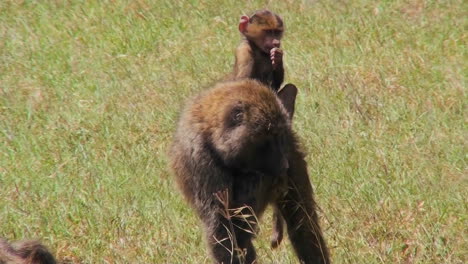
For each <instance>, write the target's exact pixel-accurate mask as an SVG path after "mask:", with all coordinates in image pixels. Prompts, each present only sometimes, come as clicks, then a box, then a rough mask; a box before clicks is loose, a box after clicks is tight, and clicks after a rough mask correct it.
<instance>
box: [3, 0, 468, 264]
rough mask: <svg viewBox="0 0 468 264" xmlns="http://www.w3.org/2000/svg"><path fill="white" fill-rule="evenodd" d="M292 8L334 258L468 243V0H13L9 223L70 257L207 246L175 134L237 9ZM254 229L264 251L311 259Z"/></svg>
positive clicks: (107, 259)
mask: <svg viewBox="0 0 468 264" xmlns="http://www.w3.org/2000/svg"><path fill="white" fill-rule="evenodd" d="M264 7H267V8H270V9H272V10H274V11H276V12H278V13H280V14H281V15H282V16H283V18H284V20H285V23H286V26H287V34H286V36H285V38H284V41H283V47H284V50H285V58H284V59H285V61H286V67H287V69H286V71H287V76H286V79H287V80H286V81H287V82H292V83H295V84H296V85H297V86H298V87H299V88H300V94H299V98H298V102H297V114H296V117H295V121H294V127H295V130H296V131H297V133H298V134H299V135H300V137H301V139H302V142H303V144H304V146H305V148H306V149H307V152H308V157H307V160H308V163H309V171H310V175H311V179H312V181H313V183H314V186H315V190H316V198H317V200H318V202H319V204H320V207H321V212H322V214H321V215H322V218H321V220H322V226H323V228H324V230H325V236H326V238H327V240H328V244H329V246H330V248H331V252H332V256H333V260H334V263H421V264H422V263H434V264H435V263H457V264H462V263H466V262H467V256H468V243H467V239H468V231H467V226H468V220H467V214H468V213H467V190H468V176H467V175H468V167H467V162H468V154H467V153H468V143H467V140H468V131H467V121H468V113H467V103H468V100H467V94H466V93H467V91H466V81H467V80H466V78H467V72H468V69H467V59H468V57H467V50H466V49H467V36H468V35H467V31H466V30H467V28H468V22H467V16H466V14H467V10H468V4H467V2H466V1H461V0H459V1H450V0H449V1H422V0H408V1H403V0H396V1H370V0H356V1H351V0H342V1H322V0H317V1H309V0H302V1H292V0H290V1H227V0H224V1H202V0H192V1H162V0H160V1H144V0H138V1H130V0H128V1H121V0H114V1H111V0H109V1H97V0H93V1H92V0H90V1H65V0H63V1H59V0H55V1H52V0H50V1H33V0H24V1H21V0H18V1H12V0H3V1H0V236H1V237H6V238H7V239H10V240H16V239H23V238H30V237H33V238H34V237H35V238H42V240H43V241H44V242H45V243H46V244H47V245H49V246H50V248H51V249H52V250H53V251H54V252H55V253H56V255H57V256H58V258H59V259H60V260H63V261H68V262H72V263H208V262H209V259H208V258H207V254H206V251H205V245H204V242H203V239H202V234H201V230H200V227H199V222H198V219H197V218H196V217H195V215H194V213H193V212H192V210H190V208H188V206H187V205H186V204H185V202H184V201H183V199H182V197H181V195H180V194H179V192H178V191H177V189H176V188H175V186H174V181H173V178H172V177H171V172H170V170H169V169H168V166H167V151H168V145H169V144H170V140H171V135H172V133H173V131H174V128H175V122H176V120H177V117H178V113H179V111H180V109H181V106H182V105H183V103H184V101H185V100H186V98H188V97H190V96H192V95H194V94H196V93H197V92H199V91H201V90H204V89H207V88H208V87H210V86H211V85H212V84H213V83H214V82H216V80H218V79H220V78H221V77H223V75H224V74H226V73H227V72H229V71H230V68H231V67H232V62H233V51H234V49H235V46H236V44H237V43H238V41H239V34H238V32H237V21H238V18H239V16H240V15H242V14H243V13H249V12H250V11H252V10H255V9H259V8H264ZM270 215H271V214H267V216H266V217H265V218H264V219H263V221H262V222H261V232H260V235H259V237H258V239H257V240H256V245H257V248H258V251H259V256H260V258H261V260H262V263H297V261H296V259H295V257H294V254H293V253H292V249H291V247H290V245H289V243H288V242H286V243H285V244H283V245H282V246H281V247H280V248H279V249H278V250H275V251H271V250H270V249H269V245H268V242H269V235H270V233H271V228H270V226H271V216H270Z"/></svg>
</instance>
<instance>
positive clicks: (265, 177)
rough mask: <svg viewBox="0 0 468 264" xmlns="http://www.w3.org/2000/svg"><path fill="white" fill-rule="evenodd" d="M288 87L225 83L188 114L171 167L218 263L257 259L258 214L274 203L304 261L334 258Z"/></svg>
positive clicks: (185, 113)
mask: <svg viewBox="0 0 468 264" xmlns="http://www.w3.org/2000/svg"><path fill="white" fill-rule="evenodd" d="M287 91H289V90H286V91H285V92H284V93H283V92H280V93H279V94H278V96H276V94H275V93H274V92H273V91H272V90H271V89H269V88H268V87H266V86H265V85H263V84H261V83H260V82H258V81H255V80H250V79H244V80H239V81H233V82H225V83H220V84H218V85H216V86H215V87H214V88H213V89H210V90H208V91H206V92H205V93H203V94H202V95H200V96H198V97H196V98H195V99H194V100H193V101H192V102H191V103H189V104H188V106H187V107H186V108H185V110H184V111H183V113H182V116H181V118H180V121H179V124H178V128H177V131H176V133H175V137H174V142H173V144H172V149H171V153H170V155H171V166H172V168H173V170H174V172H175V175H176V181H177V183H178V185H179V187H180V188H181V190H182V192H183V194H184V196H185V198H186V199H187V200H188V202H189V203H190V204H191V205H192V206H193V207H194V209H195V210H196V212H197V214H198V216H199V217H200V218H201V220H202V222H203V224H204V227H205V230H206V239H207V241H208V246H209V248H210V251H211V254H212V257H213V260H214V261H215V263H225V264H227V263H249V264H250V263H254V262H255V260H256V253H255V249H254V247H253V244H252V239H253V237H254V236H255V231H256V223H257V218H256V217H261V215H262V213H263V212H264V210H265V208H266V207H267V205H268V204H272V205H273V206H274V207H275V208H277V209H278V210H277V211H278V212H279V213H280V214H281V216H282V217H283V218H284V220H285V222H286V226H287V230H288V235H289V238H290V240H291V243H292V245H293V247H294V249H295V252H296V254H297V256H298V258H299V259H300V261H301V262H302V263H317V264H318V263H330V260H329V254H328V249H327V247H326V245H325V241H324V239H323V236H322V232H321V230H320V227H319V221H318V217H317V212H316V205H315V202H314V199H313V191H312V186H311V183H310V180H309V176H308V174H307V164H306V162H305V160H304V155H303V154H302V152H301V151H300V150H299V146H298V143H297V140H296V137H295V135H294V133H293V132H292V130H291V124H290V118H289V116H288V114H289V115H292V109H291V108H289V109H287V108H285V107H289V106H290V105H291V103H292V105H294V99H291V98H290V96H291V94H293V95H294V97H295V93H290V92H287ZM255 216H256V217H255Z"/></svg>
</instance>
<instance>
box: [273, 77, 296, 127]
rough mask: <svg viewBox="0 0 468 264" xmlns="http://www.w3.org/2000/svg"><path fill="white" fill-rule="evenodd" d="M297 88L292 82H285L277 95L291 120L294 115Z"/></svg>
mask: <svg viewBox="0 0 468 264" xmlns="http://www.w3.org/2000/svg"><path fill="white" fill-rule="evenodd" d="M296 95H297V88H296V86H295V85H294V84H291V83H289V84H286V85H285V86H284V87H283V89H281V90H280V91H279V92H278V97H279V99H280V100H281V102H282V103H283V106H284V108H286V111H287V112H288V114H289V118H290V119H291V120H292V118H293V115H294V106H295V104H296Z"/></svg>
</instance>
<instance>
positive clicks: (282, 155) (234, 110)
mask: <svg viewBox="0 0 468 264" xmlns="http://www.w3.org/2000/svg"><path fill="white" fill-rule="evenodd" d="M210 93H211V94H210V95H208V96H205V97H203V98H206V99H208V100H209V101H208V100H207V101H206V102H200V103H199V106H201V107H203V108H205V109H200V111H202V112H204V113H212V115H210V116H207V117H206V115H205V116H203V118H204V119H205V120H203V121H202V122H201V123H202V124H204V127H205V128H206V129H204V130H205V133H204V134H205V136H206V141H205V142H206V143H208V144H209V146H210V148H211V150H212V152H213V153H214V154H215V155H216V156H217V157H218V160H219V161H220V162H222V164H223V165H224V166H226V167H228V168H230V169H236V170H241V171H257V172H261V173H265V174H284V173H285V172H286V170H287V169H288V167H289V165H288V146H289V142H291V139H290V138H291V129H290V126H291V124H290V119H289V114H288V113H289V112H288V109H285V107H284V106H283V102H282V101H281V100H286V99H284V98H283V97H282V96H281V95H283V94H286V93H280V94H279V95H278V96H277V95H276V94H275V93H273V92H272V91H271V90H270V89H268V88H267V87H266V86H264V85H262V84H261V83H259V82H257V81H253V80H244V81H241V82H232V83H229V82H228V83H222V84H220V85H218V87H216V88H215V89H213V90H211V91H210ZM288 96H289V94H288ZM289 97H290V96H289ZM289 97H288V98H287V100H288V101H291V99H290V98H289ZM294 97H295V94H294ZM288 105H291V104H288ZM292 105H294V104H292Z"/></svg>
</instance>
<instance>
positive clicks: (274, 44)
mask: <svg viewBox="0 0 468 264" xmlns="http://www.w3.org/2000/svg"><path fill="white" fill-rule="evenodd" d="M280 43H281V42H280V41H279V40H277V39H275V40H273V47H275V48H279V47H280Z"/></svg>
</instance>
